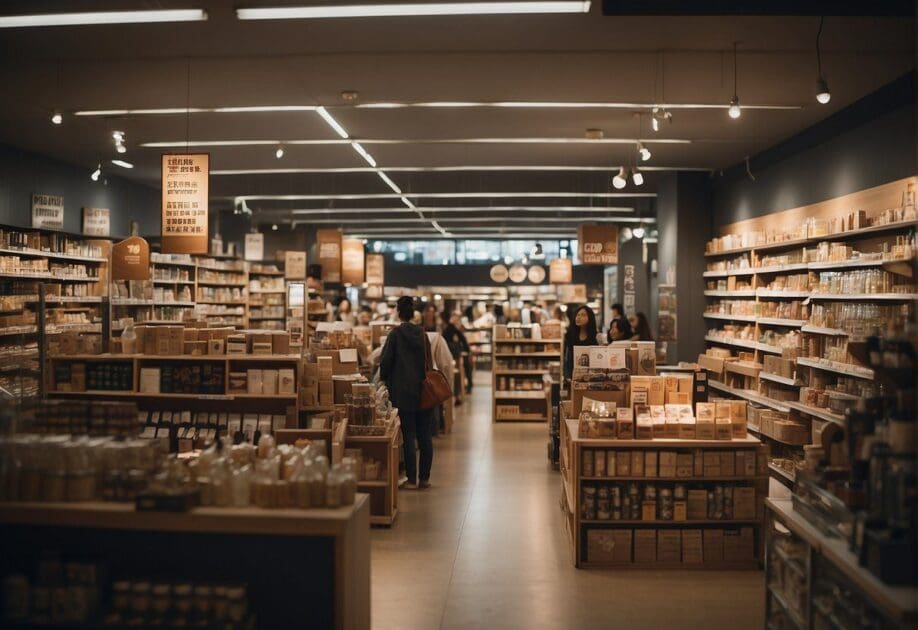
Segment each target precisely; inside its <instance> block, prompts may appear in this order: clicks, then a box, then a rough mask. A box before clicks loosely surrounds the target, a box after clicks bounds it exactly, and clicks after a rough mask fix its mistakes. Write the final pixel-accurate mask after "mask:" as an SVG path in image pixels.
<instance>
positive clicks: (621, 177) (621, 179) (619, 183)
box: [612, 166, 628, 190]
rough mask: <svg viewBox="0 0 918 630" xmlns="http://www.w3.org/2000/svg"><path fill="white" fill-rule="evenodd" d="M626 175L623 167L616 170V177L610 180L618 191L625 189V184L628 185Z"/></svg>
mask: <svg viewBox="0 0 918 630" xmlns="http://www.w3.org/2000/svg"><path fill="white" fill-rule="evenodd" d="M627 177H628V174H627V173H626V172H625V167H624V166H623V167H621V168H620V169H618V175H616V176H615V177H613V178H612V185H613V186H615V187H616V188H617V189H618V190H621V189H622V188H624V187H625V184H627V183H628V179H627Z"/></svg>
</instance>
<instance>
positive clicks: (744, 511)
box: [733, 487, 756, 520]
mask: <svg viewBox="0 0 918 630" xmlns="http://www.w3.org/2000/svg"><path fill="white" fill-rule="evenodd" d="M755 512H756V504H755V488H750V487H736V488H734V489H733V518H735V519H737V520H743V519H747V518H748V519H752V518H755V516H756V515H755Z"/></svg>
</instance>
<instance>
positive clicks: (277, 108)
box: [73, 105, 316, 116]
mask: <svg viewBox="0 0 918 630" xmlns="http://www.w3.org/2000/svg"><path fill="white" fill-rule="evenodd" d="M315 110H316V106H315V105H246V106H239V107H159V108H149V109H80V110H77V111H75V112H73V115H74V116H168V115H174V114H255V113H269V112H275V113H276V112H311V111H315Z"/></svg>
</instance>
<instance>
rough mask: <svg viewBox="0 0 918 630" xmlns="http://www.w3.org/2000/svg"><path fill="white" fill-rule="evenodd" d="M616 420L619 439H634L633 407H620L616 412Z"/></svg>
mask: <svg viewBox="0 0 918 630" xmlns="http://www.w3.org/2000/svg"><path fill="white" fill-rule="evenodd" d="M615 420H616V424H617V425H618V431H617V433H618V439H620V440H631V439H634V412H633V410H632V409H631V407H618V408H617V409H616V410H615Z"/></svg>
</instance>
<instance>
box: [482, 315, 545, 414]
mask: <svg viewBox="0 0 918 630" xmlns="http://www.w3.org/2000/svg"><path fill="white" fill-rule="evenodd" d="M531 334H532V327H531V326H513V327H508V326H503V325H497V326H495V327H494V331H493V337H494V338H493V340H492V342H491V346H492V355H491V365H492V370H491V372H492V375H491V396H492V400H491V417H492V418H493V419H494V422H514V421H519V422H549V421H550V420H551V414H552V404H551V377H550V376H549V371H550V370H549V363H550V362H551V361H556V362H559V364H560V361H561V357H562V351H561V345H562V340H561V339H531V338H529V337H528V335H531Z"/></svg>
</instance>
